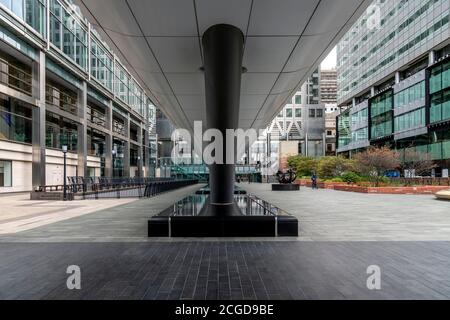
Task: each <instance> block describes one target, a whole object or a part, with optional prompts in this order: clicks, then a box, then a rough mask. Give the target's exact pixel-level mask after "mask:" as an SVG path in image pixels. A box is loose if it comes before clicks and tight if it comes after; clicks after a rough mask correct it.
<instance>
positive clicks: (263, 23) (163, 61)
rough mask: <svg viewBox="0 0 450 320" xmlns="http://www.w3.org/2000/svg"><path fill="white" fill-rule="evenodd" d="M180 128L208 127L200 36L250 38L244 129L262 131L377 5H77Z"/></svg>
mask: <svg viewBox="0 0 450 320" xmlns="http://www.w3.org/2000/svg"><path fill="white" fill-rule="evenodd" d="M75 2H76V3H77V4H78V5H79V6H80V9H81V10H82V12H83V14H84V15H85V16H86V17H87V18H88V19H89V21H90V22H91V23H92V24H93V26H94V28H95V29H96V30H97V31H98V32H99V33H100V34H101V36H102V37H103V39H104V40H105V41H107V42H108V43H109V45H110V46H111V48H112V49H113V50H114V51H115V52H116V54H117V56H118V57H119V58H120V60H121V61H122V62H123V63H124V64H126V65H127V68H128V70H129V71H130V72H131V73H133V75H134V76H135V77H136V78H137V79H138V80H140V82H141V84H142V85H143V86H144V87H145V89H146V90H147V93H148V94H150V95H151V97H152V98H153V100H154V103H155V104H156V105H157V107H159V108H160V109H161V110H162V111H163V112H164V113H165V114H166V115H167V116H168V117H169V118H170V119H171V120H172V121H173V123H174V124H175V126H177V127H182V128H186V129H189V130H191V129H192V128H193V122H194V121H195V120H203V121H205V120H206V115H205V86H204V78H203V73H202V72H201V71H200V70H199V68H200V67H201V66H202V65H203V63H202V59H203V56H202V47H201V35H202V34H203V32H204V31H206V29H207V28H208V27H210V26H211V25H214V24H218V23H227V24H232V25H234V26H237V27H239V28H240V29H241V30H242V31H243V33H244V35H245V38H246V43H245V52H244V62H243V64H244V67H246V68H247V70H248V72H247V73H245V74H243V76H242V90H241V108H240V115H239V126H240V128H244V129H246V128H250V127H253V128H264V127H265V126H267V124H269V122H270V121H271V120H272V119H273V117H274V116H275V115H276V114H277V113H278V112H279V111H280V109H281V108H282V107H283V106H284V104H285V102H286V100H287V99H288V98H290V97H292V95H293V94H294V93H295V92H296V90H297V88H298V87H299V86H300V85H301V84H302V83H303V82H304V81H305V80H306V79H307V77H308V76H310V75H311V73H312V72H313V71H314V69H315V68H316V67H317V66H318V64H319V63H320V62H321V61H322V60H323V59H324V58H325V57H326V55H327V54H328V53H329V52H330V51H331V50H332V48H333V47H334V46H335V45H336V43H337V42H338V41H339V39H340V38H341V37H342V36H343V35H344V33H345V32H346V31H347V30H348V29H349V28H350V27H351V25H352V24H353V23H354V22H355V21H356V19H357V18H358V17H359V16H360V15H361V14H362V12H363V11H364V10H365V9H366V8H367V6H368V5H369V4H370V3H371V0H76V1H75Z"/></svg>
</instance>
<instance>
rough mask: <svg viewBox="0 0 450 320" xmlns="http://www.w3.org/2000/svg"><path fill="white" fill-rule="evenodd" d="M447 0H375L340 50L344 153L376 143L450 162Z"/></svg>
mask: <svg viewBox="0 0 450 320" xmlns="http://www.w3.org/2000/svg"><path fill="white" fill-rule="evenodd" d="M449 15H450V9H449V1H447V0H428V1H423V0H396V1H385V0H375V1H374V3H373V4H372V6H371V7H370V8H369V9H368V10H367V12H366V13H365V14H364V15H362V16H361V17H360V18H359V20H358V21H357V22H356V23H355V24H354V26H353V27H352V28H351V29H350V30H349V31H348V32H347V33H346V34H345V35H344V37H343V38H342V40H341V41H340V42H339V44H338V47H337V52H338V66H337V69H338V105H339V107H340V108H341V114H340V116H339V117H338V123H337V127H338V134H339V137H338V149H337V151H338V153H339V154H343V155H347V156H351V155H352V154H353V153H355V152H359V151H360V150H363V149H364V148H367V147H368V146H371V145H375V146H381V145H388V146H390V147H392V148H394V149H396V150H398V151H399V152H400V154H401V155H402V156H405V154H408V153H407V152H405V151H407V150H411V149H412V150H414V151H416V152H421V153H428V154H429V155H430V157H431V158H432V159H433V160H435V161H436V163H437V164H438V168H437V169H436V170H435V171H434V172H433V174H434V175H436V176H448V169H449V167H450V149H449V148H450V133H449V132H450V130H449V129H450V103H449V100H450V81H449V79H450V78H449V76H450V57H449V55H450V46H449V45H450V40H449V37H450V29H449Z"/></svg>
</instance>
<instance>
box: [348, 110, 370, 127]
mask: <svg viewBox="0 0 450 320" xmlns="http://www.w3.org/2000/svg"><path fill="white" fill-rule="evenodd" d="M368 116H369V110H368V109H367V108H365V109H362V110H360V111H358V112H355V113H353V114H352V126H355V125H357V124H358V123H361V122H365V121H367V120H368Z"/></svg>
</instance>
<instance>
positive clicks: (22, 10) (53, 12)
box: [0, 0, 149, 116]
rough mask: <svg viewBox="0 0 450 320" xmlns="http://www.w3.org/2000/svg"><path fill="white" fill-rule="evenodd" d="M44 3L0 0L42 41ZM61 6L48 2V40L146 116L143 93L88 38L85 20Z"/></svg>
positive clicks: (94, 37)
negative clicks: (34, 31)
mask: <svg viewBox="0 0 450 320" xmlns="http://www.w3.org/2000/svg"><path fill="white" fill-rule="evenodd" d="M45 3H46V1H45V0H0V4H2V5H4V6H5V7H6V8H8V9H9V10H10V11H11V12H12V13H14V14H15V15H16V16H17V17H18V18H20V19H22V20H23V21H24V22H25V23H27V24H28V25H30V26H31V27H32V28H33V29H35V30H36V31H37V32H38V33H39V34H41V36H42V38H45V37H46V5H45ZM63 3H64V2H62V1H60V0H50V1H49V4H50V7H49V12H50V14H49V19H50V23H49V24H50V30H49V38H50V39H49V40H50V43H51V44H52V46H53V47H54V48H56V49H57V50H59V51H60V52H62V53H63V54H64V55H65V57H67V58H68V59H69V60H71V61H72V62H73V63H75V64H76V65H78V66H79V67H80V68H81V69H83V70H85V71H87V70H88V64H90V65H89V66H90V73H91V76H92V77H93V78H94V79H96V80H98V82H99V83H100V84H102V85H103V86H104V87H105V88H106V89H108V90H109V91H111V92H112V93H114V94H115V95H116V96H117V97H118V98H119V99H120V100H122V101H123V102H124V103H126V104H128V105H129V106H130V107H131V108H132V109H133V110H135V111H136V112H138V113H140V114H141V115H142V116H145V112H146V109H148V104H149V102H148V100H149V99H148V98H147V97H146V96H145V93H144V91H143V90H142V89H141V88H140V86H139V85H138V83H137V82H136V81H135V80H134V79H133V78H132V76H131V75H130V74H129V73H128V72H127V71H126V70H125V68H124V67H122V66H121V64H120V62H119V61H117V60H115V62H114V57H113V54H112V52H111V51H110V50H109V49H108V48H107V47H106V45H105V44H103V42H102V41H101V40H99V39H100V37H99V36H98V34H97V33H96V32H95V30H93V31H92V33H91V37H88V28H87V26H86V24H85V23H84V21H81V19H80V18H79V17H77V16H76V15H75V14H73V13H72V12H71V10H69V9H68V8H66V6H65V5H64V4H63ZM89 38H90V43H88V42H89ZM89 45H90V48H91V50H90V52H88V47H89ZM89 54H90V61H89ZM114 65H115V68H114Z"/></svg>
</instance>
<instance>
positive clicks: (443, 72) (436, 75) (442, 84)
mask: <svg viewBox="0 0 450 320" xmlns="http://www.w3.org/2000/svg"><path fill="white" fill-rule="evenodd" d="M448 87H450V61H448V62H446V63H443V64H441V65H439V66H437V67H434V68H433V69H431V76H430V93H436V92H438V91H440V90H443V89H445V88H448Z"/></svg>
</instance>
